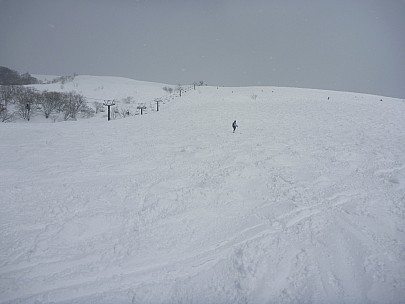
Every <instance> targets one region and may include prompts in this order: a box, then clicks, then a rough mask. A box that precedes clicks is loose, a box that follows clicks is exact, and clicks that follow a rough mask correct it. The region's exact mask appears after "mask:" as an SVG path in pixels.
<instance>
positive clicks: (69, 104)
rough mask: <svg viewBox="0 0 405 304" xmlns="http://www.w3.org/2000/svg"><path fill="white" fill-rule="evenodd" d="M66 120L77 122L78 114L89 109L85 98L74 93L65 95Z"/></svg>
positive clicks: (64, 109) (64, 110)
mask: <svg viewBox="0 0 405 304" xmlns="http://www.w3.org/2000/svg"><path fill="white" fill-rule="evenodd" d="M64 97H65V98H64V99H65V100H64V107H63V112H64V120H69V119H73V120H76V115H77V113H78V112H79V111H80V110H81V109H83V108H85V107H87V105H86V102H85V100H84V97H83V96H82V95H80V94H76V93H74V92H70V93H66V94H64Z"/></svg>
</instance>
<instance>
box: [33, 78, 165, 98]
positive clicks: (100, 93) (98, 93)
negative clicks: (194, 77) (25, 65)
mask: <svg viewBox="0 0 405 304" xmlns="http://www.w3.org/2000/svg"><path fill="white" fill-rule="evenodd" d="M37 76H38V75H37ZM39 78H40V79H41V77H39ZM165 86H166V85H165V84H161V83H154V82H145V81H138V80H133V79H129V78H123V77H107V76H89V75H79V76H75V77H74V78H73V80H68V81H66V82H64V83H61V82H57V83H50V84H38V85H32V87H34V88H36V89H38V90H48V91H56V92H70V91H75V92H77V93H79V94H82V95H83V96H85V97H87V98H88V99H89V101H92V100H95V99H100V100H103V99H111V100H112V99H115V100H117V101H119V100H121V99H123V98H127V97H132V98H134V100H136V101H138V102H141V101H144V100H149V99H152V100H153V98H158V97H160V96H161V95H163V94H164V91H163V87H165ZM157 94H159V95H157Z"/></svg>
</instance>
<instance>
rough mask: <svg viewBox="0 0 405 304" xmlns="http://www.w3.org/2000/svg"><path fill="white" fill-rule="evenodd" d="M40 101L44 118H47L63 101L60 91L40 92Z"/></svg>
mask: <svg viewBox="0 0 405 304" xmlns="http://www.w3.org/2000/svg"><path fill="white" fill-rule="evenodd" d="M40 103H41V105H42V112H43V113H44V114H45V118H46V119H48V118H49V115H51V113H52V112H54V111H56V110H57V109H58V107H59V106H61V104H62V103H63V96H62V93H59V92H48V91H45V92H42V94H41V98H40Z"/></svg>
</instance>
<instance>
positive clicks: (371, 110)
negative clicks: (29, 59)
mask: <svg viewBox="0 0 405 304" xmlns="http://www.w3.org/2000/svg"><path fill="white" fill-rule="evenodd" d="M83 77H87V76H83ZM79 80H80V79H79ZM79 80H77V85H76V89H78V90H82V92H87V93H88V91H89V90H90V89H89V88H91V90H92V91H93V92H95V93H96V94H97V92H96V91H94V88H93V87H92V86H93V85H91V86H90V85H88V86H87V85H86V86H85V85H84V84H83V83H84V79H82V80H83V81H80V82H79ZM86 81H90V79H87V80H86ZM123 81H124V80H123ZM119 82H120V80H119V79H105V82H104V83H103V84H102V82H101V80H100V82H99V83H98V84H97V83H95V84H96V85H98V86H100V87H101V86H103V88H102V89H100V90H99V91H100V96H102V98H109V96H112V97H113V98H117V96H118V95H119V94H121V90H124V89H122V88H124V87H126V88H127V89H128V91H126V92H124V93H125V94H124V93H123V94H122V96H124V95H127V93H131V92H132V91H131V90H133V91H137V92H144V88H145V87H142V88H141V85H140V86H137V85H134V86H133V87H132V84H133V83H132V84H131V83H129V84H128V86H127V84H125V83H122V84H120V83H119ZM124 82H125V81H124ZM87 83H89V82H87ZM57 86H59V88H60V84H58V85H57ZM67 86H68V84H65V87H64V88H63V89H66V90H67V89H70V88H69V87H67ZM74 86H75V84H74V83H73V84H72V88H74ZM120 86H122V87H121V89H118V88H119V87H120ZM145 86H147V85H146V84H145ZM150 86H151V87H152V88H151V89H150V91H148V92H149V93H142V94H141V93H139V94H140V95H139V96H141V95H142V96H148V98H149V96H150V97H151V98H152V95H153V94H154V96H155V97H159V95H161V94H162V86H164V85H161V84H160V85H159V84H156V85H150ZM96 87H97V86H96ZM60 89H61V88H60ZM116 90H119V91H116ZM101 92H102V93H101ZM148 94H150V95H148ZM255 95H256V96H255ZM124 97H125V96H124ZM328 97H329V99H328ZM140 98H141V97H140ZM145 98H146V97H145ZM403 117H405V103H404V102H403V101H402V100H398V99H391V98H383V100H382V101H381V97H377V96H370V95H360V94H352V93H339V92H328V91H319V90H304V89H289V88H273V87H262V88H261V87H252V88H216V87H198V88H197V89H196V90H191V91H189V92H187V93H186V94H185V95H184V96H182V97H181V98H176V99H174V100H172V101H171V102H170V103H167V104H165V105H163V107H162V109H161V111H159V112H155V113H151V114H147V115H144V116H137V117H130V118H126V119H121V120H115V121H110V122H107V121H105V120H98V119H88V120H82V121H77V122H69V123H59V124H51V125H50V124H27V123H21V124H20V123H14V124H13V123H10V124H3V125H2V126H1V128H0V146H1V148H0V157H1V160H2V161H1V162H0V172H1V181H0V193H1V200H0V201H1V208H0V218H1V221H0V303H174V302H175V303H269V302H275V303H400V302H401V301H402V299H404V298H405V292H404V291H405V277H404V273H405V248H404V234H405V227H404V219H405V153H404V144H403V143H404V142H405V120H404V119H403ZM234 119H236V120H237V121H238V125H239V128H238V129H237V131H236V132H235V134H233V133H232V128H231V123H232V121H233V120H234Z"/></svg>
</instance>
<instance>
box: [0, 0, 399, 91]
mask: <svg viewBox="0 0 405 304" xmlns="http://www.w3.org/2000/svg"><path fill="white" fill-rule="evenodd" d="M0 65H1V66H6V67H9V68H12V69H15V70H17V71H19V72H29V73H31V74H52V75H67V74H72V73H78V74H89V75H111V76H124V77H130V78H133V79H137V80H147V81H156V82H164V83H170V84H178V83H182V84H186V83H192V82H193V81H199V80H203V81H205V82H206V83H208V84H210V85H225V86H246V85H273V86H294V87H306V88H321V89H331V90H343V91H352V92H364V93H371V94H378V95H387V96H393V97H400V98H404V97H405V1H404V0H245V1H243V0H200V1H193V0H188V1H186V0H170V1H168V0H139V1H134V0H133V1H130V0H122V1H120V0H116V1H113V0H109V1H108V0H93V1H92V0H80V1H79V0H2V1H1V0H0Z"/></svg>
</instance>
